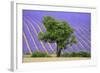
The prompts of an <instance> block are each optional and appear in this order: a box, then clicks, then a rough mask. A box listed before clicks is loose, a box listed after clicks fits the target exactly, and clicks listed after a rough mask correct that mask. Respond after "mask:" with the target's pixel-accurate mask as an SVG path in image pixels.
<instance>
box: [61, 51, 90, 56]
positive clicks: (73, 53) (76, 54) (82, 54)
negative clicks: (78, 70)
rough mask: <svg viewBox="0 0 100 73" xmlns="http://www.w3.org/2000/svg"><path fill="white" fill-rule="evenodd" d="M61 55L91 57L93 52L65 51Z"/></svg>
mask: <svg viewBox="0 0 100 73" xmlns="http://www.w3.org/2000/svg"><path fill="white" fill-rule="evenodd" d="M61 57H91V53H89V52H84V51H80V52H70V53H68V52H65V53H64V54H62V55H61Z"/></svg>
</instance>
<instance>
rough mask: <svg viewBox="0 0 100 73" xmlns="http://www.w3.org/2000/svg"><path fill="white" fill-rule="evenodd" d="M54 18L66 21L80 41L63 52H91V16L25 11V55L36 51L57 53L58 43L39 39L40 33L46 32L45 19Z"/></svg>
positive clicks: (87, 14) (86, 14)
mask: <svg viewBox="0 0 100 73" xmlns="http://www.w3.org/2000/svg"><path fill="white" fill-rule="evenodd" d="M44 16H52V17H53V18H55V19H57V20H64V21H66V22H68V23H69V24H70V26H71V27H72V28H73V29H74V34H75V36H76V39H77V41H78V43H77V44H73V45H72V46H71V47H69V48H67V49H65V50H63V51H62V52H79V51H85V52H91V14H90V13H82V12H81V13H79V12H60V11H57V12H56V11H40V10H23V16H22V17H23V18H22V20H23V29H22V31H23V36H22V38H23V55H25V54H31V53H33V52H35V51H41V52H46V53H48V54H55V53H56V47H57V45H56V43H48V42H43V41H40V40H39V39H38V34H39V32H41V31H42V32H45V31H46V29H45V27H44V25H43V22H42V21H43V17H44Z"/></svg>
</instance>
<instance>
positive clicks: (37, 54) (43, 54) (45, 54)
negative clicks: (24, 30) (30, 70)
mask: <svg viewBox="0 0 100 73" xmlns="http://www.w3.org/2000/svg"><path fill="white" fill-rule="evenodd" d="M31 57H50V55H49V54H47V53H46V52H40V51H36V52H33V53H32V55H31Z"/></svg>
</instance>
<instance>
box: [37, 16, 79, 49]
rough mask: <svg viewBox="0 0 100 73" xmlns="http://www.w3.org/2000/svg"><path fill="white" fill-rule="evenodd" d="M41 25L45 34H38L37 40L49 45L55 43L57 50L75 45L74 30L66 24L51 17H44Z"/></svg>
mask: <svg viewBox="0 0 100 73" xmlns="http://www.w3.org/2000/svg"><path fill="white" fill-rule="evenodd" d="M43 24H44V26H45V28H46V32H40V33H39V35H38V38H39V39H40V40H42V41H45V42H49V43H56V44H57V48H58V49H66V47H67V46H72V44H73V43H77V40H76V37H75V35H74V29H73V28H72V27H71V26H70V25H69V24H68V23H67V22H66V21H60V20H56V19H54V18H53V17H51V16H44V18H43Z"/></svg>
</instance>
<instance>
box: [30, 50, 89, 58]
mask: <svg viewBox="0 0 100 73" xmlns="http://www.w3.org/2000/svg"><path fill="white" fill-rule="evenodd" d="M31 57H56V54H55V55H53V56H52V54H51V55H50V54H47V53H46V52H41V51H35V52H33V53H32V55H31ZM61 57H91V53H90V52H84V51H80V52H65V53H63V54H61Z"/></svg>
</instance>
